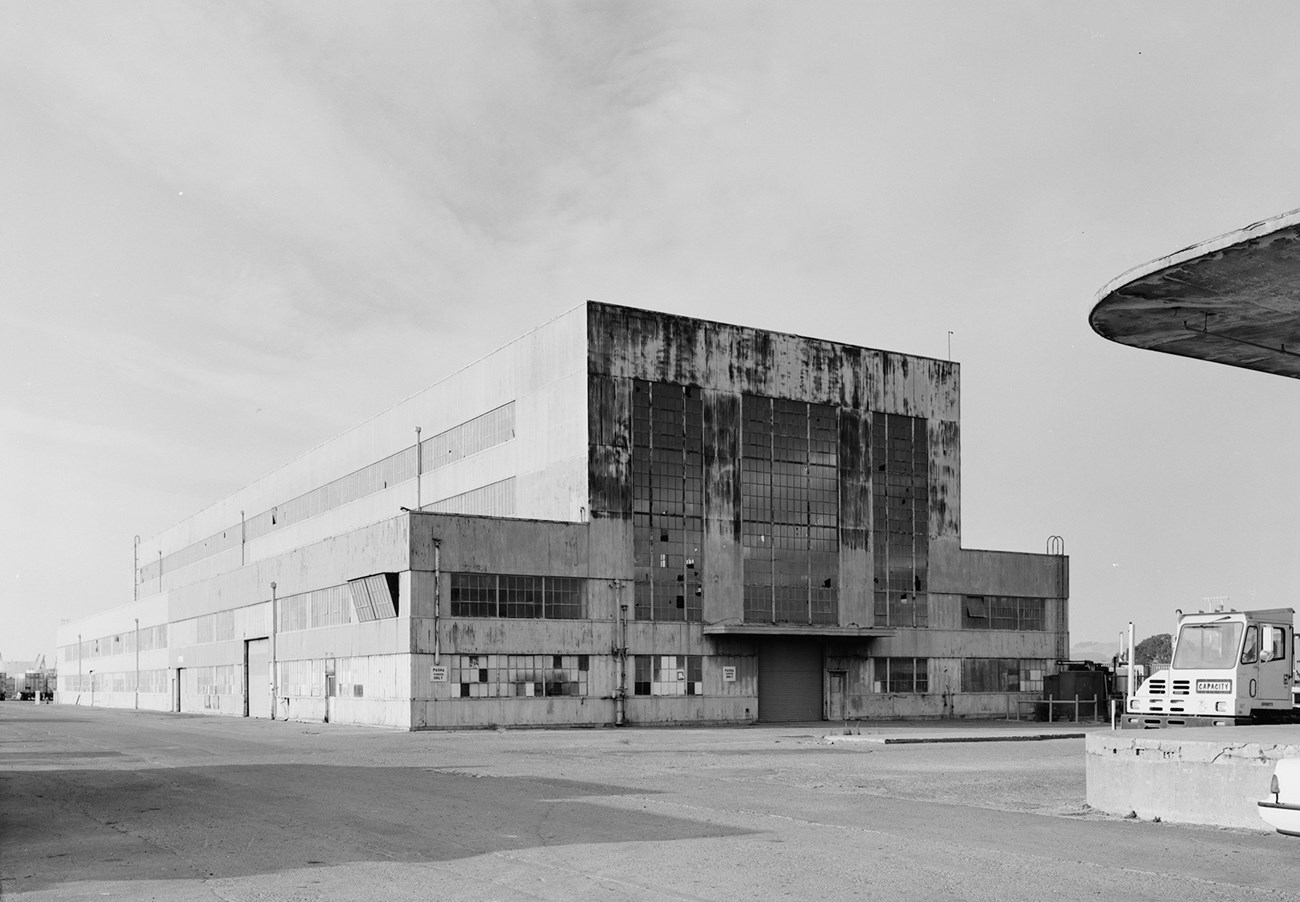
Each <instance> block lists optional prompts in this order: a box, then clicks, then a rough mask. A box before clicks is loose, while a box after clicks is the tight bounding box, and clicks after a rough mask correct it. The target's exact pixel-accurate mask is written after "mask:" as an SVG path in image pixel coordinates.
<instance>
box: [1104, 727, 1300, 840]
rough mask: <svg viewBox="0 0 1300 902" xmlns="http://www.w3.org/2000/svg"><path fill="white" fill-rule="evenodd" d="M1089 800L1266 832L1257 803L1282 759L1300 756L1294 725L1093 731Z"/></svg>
mask: <svg viewBox="0 0 1300 902" xmlns="http://www.w3.org/2000/svg"><path fill="white" fill-rule="evenodd" d="M1086 749H1087V751H1086V756H1087V757H1086V777H1087V801H1088V804H1089V805H1090V806H1092V807H1093V808H1096V809H1098V810H1099V811H1105V812H1107V813H1109V814H1117V815H1121V816H1122V815H1127V814H1129V813H1134V814H1136V815H1137V816H1138V817H1139V818H1142V819H1144V820H1154V819H1156V818H1159V819H1160V820H1162V821H1172V822H1176V823H1184V824H1207V825H1212V826H1218V827H1237V828H1242V829H1247V830H1260V831H1268V830H1270V829H1271V828H1270V827H1269V826H1268V825H1267V824H1265V823H1264V821H1263V820H1261V819H1260V817H1259V813H1258V808H1257V806H1256V803H1257V802H1258V801H1259V800H1260V799H1263V798H1267V797H1268V787H1269V780H1270V779H1271V778H1272V775H1273V768H1274V766H1275V765H1276V763H1277V761H1278V760H1279V759H1281V758H1300V730H1297V729H1296V728H1295V727H1289V728H1288V727H1206V728H1200V729H1184V730H1158V731H1157V730H1151V731H1141V732H1139V731H1126V730H1119V731H1113V732H1102V733H1091V734H1090V735H1089V736H1088V738H1087V746H1086Z"/></svg>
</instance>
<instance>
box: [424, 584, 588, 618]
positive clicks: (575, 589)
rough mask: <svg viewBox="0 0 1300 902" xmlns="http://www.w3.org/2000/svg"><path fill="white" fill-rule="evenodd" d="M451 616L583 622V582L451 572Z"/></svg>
mask: <svg viewBox="0 0 1300 902" xmlns="http://www.w3.org/2000/svg"><path fill="white" fill-rule="evenodd" d="M450 578H451V616H453V617H506V618H513V619H520V620H536V619H547V620H581V619H582V618H583V617H585V616H586V610H585V609H586V606H585V605H584V603H583V600H584V594H583V591H582V589H583V580H581V579H579V578H577V577H572V576H511V575H505V574H495V573H452V574H450Z"/></svg>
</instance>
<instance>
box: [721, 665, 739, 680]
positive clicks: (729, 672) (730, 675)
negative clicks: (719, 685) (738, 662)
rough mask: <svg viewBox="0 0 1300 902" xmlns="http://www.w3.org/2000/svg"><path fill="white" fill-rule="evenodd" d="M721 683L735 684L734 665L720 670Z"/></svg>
mask: <svg viewBox="0 0 1300 902" xmlns="http://www.w3.org/2000/svg"><path fill="white" fill-rule="evenodd" d="M722 682H724V683H734V682H736V668H735V666H734V665H730V666H727V667H723V668H722Z"/></svg>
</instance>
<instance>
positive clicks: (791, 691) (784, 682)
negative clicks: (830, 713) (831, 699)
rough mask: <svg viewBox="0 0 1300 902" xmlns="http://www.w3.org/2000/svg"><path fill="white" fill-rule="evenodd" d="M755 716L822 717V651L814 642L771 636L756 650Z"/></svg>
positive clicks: (779, 719) (770, 719) (783, 719)
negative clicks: (772, 637) (756, 711)
mask: <svg viewBox="0 0 1300 902" xmlns="http://www.w3.org/2000/svg"><path fill="white" fill-rule="evenodd" d="M758 719H759V720H760V721H762V722H763V723H790V722H793V721H808V720H821V719H822V650H821V645H820V644H819V643H817V642H808V641H800V640H798V639H772V640H769V641H767V642H764V643H763V644H762V645H760V646H759V649H758Z"/></svg>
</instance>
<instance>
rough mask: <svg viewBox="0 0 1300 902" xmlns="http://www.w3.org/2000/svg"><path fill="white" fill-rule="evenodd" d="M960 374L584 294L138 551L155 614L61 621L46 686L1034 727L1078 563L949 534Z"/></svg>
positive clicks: (188, 700) (275, 699)
mask: <svg viewBox="0 0 1300 902" xmlns="http://www.w3.org/2000/svg"><path fill="white" fill-rule="evenodd" d="M958 372H959V370H958V366H957V364H954V363H951V362H946V361H939V360H932V359H928V358H923V357H914V356H909V355H904V354H898V353H891V352H885V351H877V350H871V349H867V348H861V347H854V346H850V345H844V344H840V343H837V342H832V341H823V340H815V339H809V338H802V337H797V336H794V335H787V334H778V333H773V332H765V331H762V330H759V329H753V328H747V327H742V326H731V325H723V324H719V323H713V322H704V321H700V320H695V319H689V318H685V317H679V316H669V315H664V314H660V313H654V312H649V311H645V310H637V309H630V308H625V307H617V306H612V305H608V304H601V303H586V304H583V305H581V306H579V307H577V308H575V309H573V310H572V311H570V312H568V313H566V314H564V315H562V316H560V317H559V318H557V319H555V320H553V321H551V322H549V323H547V324H546V325H544V326H542V327H541V328H539V329H537V330H535V331H533V332H531V333H529V334H527V335H525V336H524V337H522V338H520V339H518V340H516V341H514V342H513V343H511V344H509V345H507V346H506V347H504V348H502V349H500V350H498V351H496V352H495V353H493V354H491V355H490V356H488V357H486V358H483V359H482V360H480V361H479V362H477V363H475V364H473V365H471V366H469V367H467V368H466V369H464V370H462V371H460V372H458V373H456V374H454V375H452V376H450V377H448V378H447V379H445V380H443V381H442V382H439V383H438V384H436V385H434V386H433V387H431V388H429V389H427V390H425V391H424V392H422V393H420V394H417V395H415V396H414V397H412V398H410V399H408V400H406V401H404V402H402V403H401V404H399V405H397V406H396V407H393V408H391V409H389V410H387V411H385V412H384V413H382V414H380V415H378V416H376V417H374V418H373V419H371V420H369V421H367V422H366V423H363V424H362V425H360V426H358V427H356V428H355V429H352V430H351V431H349V432H347V433H344V434H343V435H341V436H340V437H338V438H336V439H334V440H332V441H330V442H327V443H325V444H324V445H321V446H320V447H318V448H316V449H314V450H312V451H311V452H309V453H308V454H306V455H304V456H303V457H301V458H299V459H298V460H295V461H294V462H292V463H290V464H288V465H286V466H284V467H282V468H280V469H279V470H276V471H275V472H273V473H271V474H270V475H268V476H266V477H264V478H262V479H259V480H258V481H256V482H254V483H253V484H251V485H249V486H248V487H247V488H245V489H243V490H241V491H239V492H236V493H235V494H234V495H231V496H230V497H228V498H226V499H224V500H222V501H220V502H218V503H217V504H215V505H213V506H212V507H210V508H208V509H206V510H204V511H202V512H200V513H198V514H196V515H194V516H193V517H191V518H189V519H188V520H186V521H184V522H183V523H180V524H179V525H177V526H175V527H173V528H171V529H169V530H167V531H166V532H164V533H162V534H161V535H159V536H157V537H155V538H152V539H148V540H146V541H143V542H140V543H139V544H138V549H137V557H136V580H137V587H136V588H137V595H138V597H137V598H136V599H135V600H134V601H132V602H130V603H128V604H125V605H122V606H121V607H118V608H116V609H114V610H111V611H106V612H104V613H101V614H98V615H95V616H91V617H87V618H84V619H82V620H79V621H74V622H70V623H67V624H65V625H64V626H63V627H61V628H60V633H59V641H58V644H59V675H60V679H59V691H58V700H59V701H60V702H62V703H78V704H90V703H94V704H97V705H113V706H125V707H131V706H138V707H141V708H149V709H155V710H178V711H187V712H200V713H211V714H226V715H234V716H251V717H275V718H282V719H295V720H317V721H320V720H328V721H331V722H338V723H363V724H378V725H386V726H392V727H399V728H403V729H424V728H442V727H464V726H488V725H523V724H556V725H563V724H618V723H631V724H662V723H750V722H754V721H796V720H799V721H807V720H822V719H830V720H837V721H838V720H841V719H869V718H893V717H989V716H997V717H1003V716H1006V715H1007V714H1008V713H1015V712H1016V711H1017V707H1018V703H1019V702H1020V701H1021V700H1024V699H1032V698H1037V697H1041V694H1042V689H1043V678H1044V676H1045V675H1047V674H1050V673H1053V672H1055V669H1056V661H1057V660H1058V659H1061V658H1065V657H1067V656H1068V654H1067V648H1068V637H1067V598H1068V589H1067V586H1068V566H1067V559H1066V558H1065V557H1064V555H1063V554H1024V553H1013V552H1002V551H973V550H967V549H963V548H962V547H961V528H960V526H961V521H960V503H959V502H960V460H959V438H960V424H959V390H958ZM417 427H418V428H417ZM1053 550H1055V549H1053ZM92 696H93V698H92Z"/></svg>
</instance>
